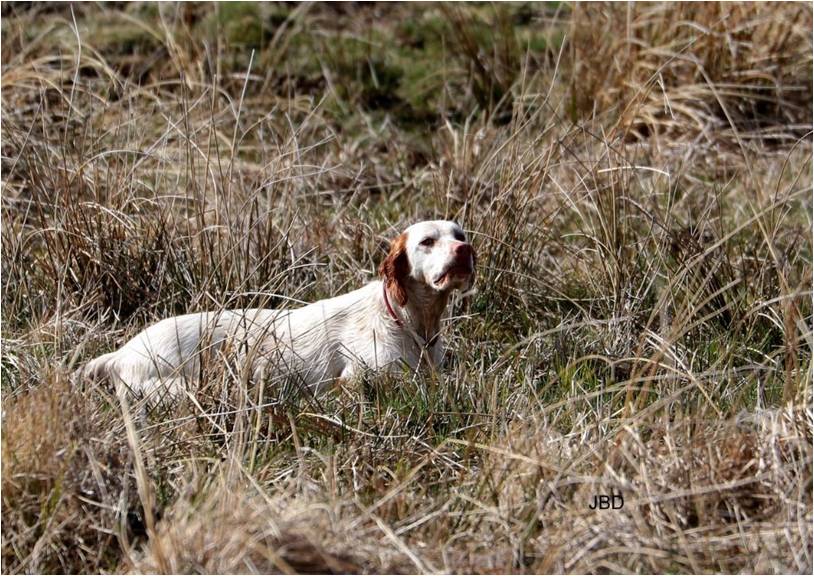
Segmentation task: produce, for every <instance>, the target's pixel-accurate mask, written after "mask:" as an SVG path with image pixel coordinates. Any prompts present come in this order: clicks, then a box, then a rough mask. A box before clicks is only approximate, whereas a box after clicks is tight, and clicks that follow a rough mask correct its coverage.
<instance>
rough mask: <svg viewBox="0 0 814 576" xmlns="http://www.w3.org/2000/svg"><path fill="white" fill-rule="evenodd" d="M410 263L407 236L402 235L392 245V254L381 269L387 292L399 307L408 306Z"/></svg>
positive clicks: (389, 254) (380, 272)
mask: <svg viewBox="0 0 814 576" xmlns="http://www.w3.org/2000/svg"><path fill="white" fill-rule="evenodd" d="M409 273H410V262H409V260H408V259H407V235H406V234H404V233H402V234H401V235H399V237H398V238H396V239H395V240H393V242H392V243H391V244H390V252H389V253H388V254H387V258H385V259H384V262H382V265H381V266H380V267H379V274H381V275H382V276H383V277H384V282H385V286H386V287H387V291H388V292H389V293H390V295H391V296H392V297H393V300H395V301H396V302H398V304H399V306H404V305H405V304H407V275H408V274H409Z"/></svg>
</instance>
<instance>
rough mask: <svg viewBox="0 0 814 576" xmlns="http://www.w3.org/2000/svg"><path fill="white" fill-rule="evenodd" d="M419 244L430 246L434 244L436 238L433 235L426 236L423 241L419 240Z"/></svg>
mask: <svg viewBox="0 0 814 576" xmlns="http://www.w3.org/2000/svg"><path fill="white" fill-rule="evenodd" d="M419 244H421V245H422V246H427V247H430V246H432V245H433V244H435V238H431V237H429V236H428V237H426V238H424V239H423V240H422V241H421V242H419Z"/></svg>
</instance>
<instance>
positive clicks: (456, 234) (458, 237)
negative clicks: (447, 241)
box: [452, 230, 466, 242]
mask: <svg viewBox="0 0 814 576" xmlns="http://www.w3.org/2000/svg"><path fill="white" fill-rule="evenodd" d="M452 237H453V238H455V239H456V240H457V241H458V242H466V236H464V233H463V232H461V231H460V230H456V231H455V232H453V233H452Z"/></svg>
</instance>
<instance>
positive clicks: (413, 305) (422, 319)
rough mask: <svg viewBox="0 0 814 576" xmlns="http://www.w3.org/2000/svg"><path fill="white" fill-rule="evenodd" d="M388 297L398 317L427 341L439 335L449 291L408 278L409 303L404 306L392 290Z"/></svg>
mask: <svg viewBox="0 0 814 576" xmlns="http://www.w3.org/2000/svg"><path fill="white" fill-rule="evenodd" d="M387 297H388V302H389V304H390V306H391V308H392V309H393V311H394V312H395V314H396V316H397V319H398V320H400V321H401V322H403V323H404V324H405V325H406V326H407V327H409V328H410V329H411V330H412V331H414V332H415V333H416V334H418V336H420V337H421V338H423V339H424V341H425V342H431V341H433V340H434V339H435V338H436V336H438V334H439V332H440V330H441V316H442V315H443V314H444V311H445V310H446V308H447V302H448V301H449V292H447V291H439V290H433V289H432V288H429V287H428V286H426V285H425V284H422V283H420V282H417V281H416V280H413V279H412V278H410V279H408V280H407V303H406V304H405V305H404V306H401V305H400V304H398V303H397V302H396V301H395V299H394V298H393V294H392V292H390V291H388V293H387Z"/></svg>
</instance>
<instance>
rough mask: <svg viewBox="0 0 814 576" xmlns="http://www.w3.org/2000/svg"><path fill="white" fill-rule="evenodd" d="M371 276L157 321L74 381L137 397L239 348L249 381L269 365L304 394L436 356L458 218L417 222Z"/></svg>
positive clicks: (463, 249) (459, 238) (466, 250)
mask: <svg viewBox="0 0 814 576" xmlns="http://www.w3.org/2000/svg"><path fill="white" fill-rule="evenodd" d="M379 271H380V275H381V280H377V281H374V282H370V283H369V284H367V285H366V286H364V287H362V288H360V289H358V290H355V291H353V292H349V293H347V294H343V295H341V296H337V297H335V298H329V299H326V300H320V301H318V302H315V303H313V304H309V305H307V306H303V307H302V308H297V309H293V310H264V309H241V310H222V311H217V312H201V313H197V314H186V315H184V316H176V317H173V318H167V319H165V320H162V321H160V322H158V323H156V324H153V325H152V326H150V327H148V328H147V329H145V330H143V331H142V332H140V333H139V334H137V335H136V336H135V337H134V338H133V339H132V340H130V341H129V342H127V343H126V344H125V345H124V346H122V347H121V348H119V349H118V350H116V351H115V352H111V353H109V354H104V355H102V356H100V357H98V358H96V359H94V360H92V361H90V362H89V363H88V364H87V365H85V366H84V367H83V368H82V369H81V372H80V375H81V376H82V377H87V378H94V379H108V380H110V381H112V382H114V383H115V384H116V385H117V386H124V387H125V388H126V389H129V390H130V391H132V392H134V393H138V394H144V395H147V394H150V393H152V392H154V391H156V390H159V389H161V390H166V391H169V392H170V393H172V392H178V391H180V390H183V389H184V388H183V387H184V386H185V385H186V383H187V382H190V381H195V380H196V379H197V378H198V377H199V375H200V372H201V356H202V355H205V354H217V353H218V352H219V351H223V350H225V349H226V347H231V349H232V350H239V351H240V358H241V360H242V362H247V363H249V366H250V370H251V373H252V376H253V378H255V379H257V378H262V377H263V376H264V374H268V373H271V371H275V372H278V371H282V373H285V374H287V375H292V376H295V377H297V378H298V379H299V380H300V381H301V382H303V383H304V384H306V385H307V386H308V387H309V388H310V389H312V390H318V389H320V388H322V387H324V386H325V385H327V384H329V383H331V382H332V381H334V380H335V379H336V378H349V377H351V376H353V374H354V373H355V372H356V371H357V370H359V369H360V368H373V369H382V368H384V369H387V368H390V367H394V366H399V365H405V364H406V365H407V366H408V367H409V368H410V369H411V370H415V369H417V368H418V367H419V366H420V365H422V363H423V362H427V363H428V364H429V365H430V366H433V367H435V366H437V365H438V364H439V363H440V362H441V359H442V357H443V348H442V341H441V338H440V334H439V331H440V324H441V316H442V315H443V313H444V311H445V310H446V307H447V301H448V300H449V296H450V294H451V292H452V291H453V290H469V289H470V288H471V287H472V284H473V281H474V274H475V252H474V250H473V248H472V245H471V244H470V243H469V242H468V241H467V238H466V234H465V233H464V231H463V230H462V229H461V227H460V226H458V224H456V223H454V222H449V221H445V220H435V221H426V222H419V223H417V224H414V225H412V226H410V227H409V228H407V230H405V231H404V232H403V233H402V234H401V235H400V236H398V238H396V239H395V240H394V241H393V242H392V244H391V246H390V251H389V254H388V255H387V257H386V258H385V260H384V262H382V264H381V267H380V269H379Z"/></svg>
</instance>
